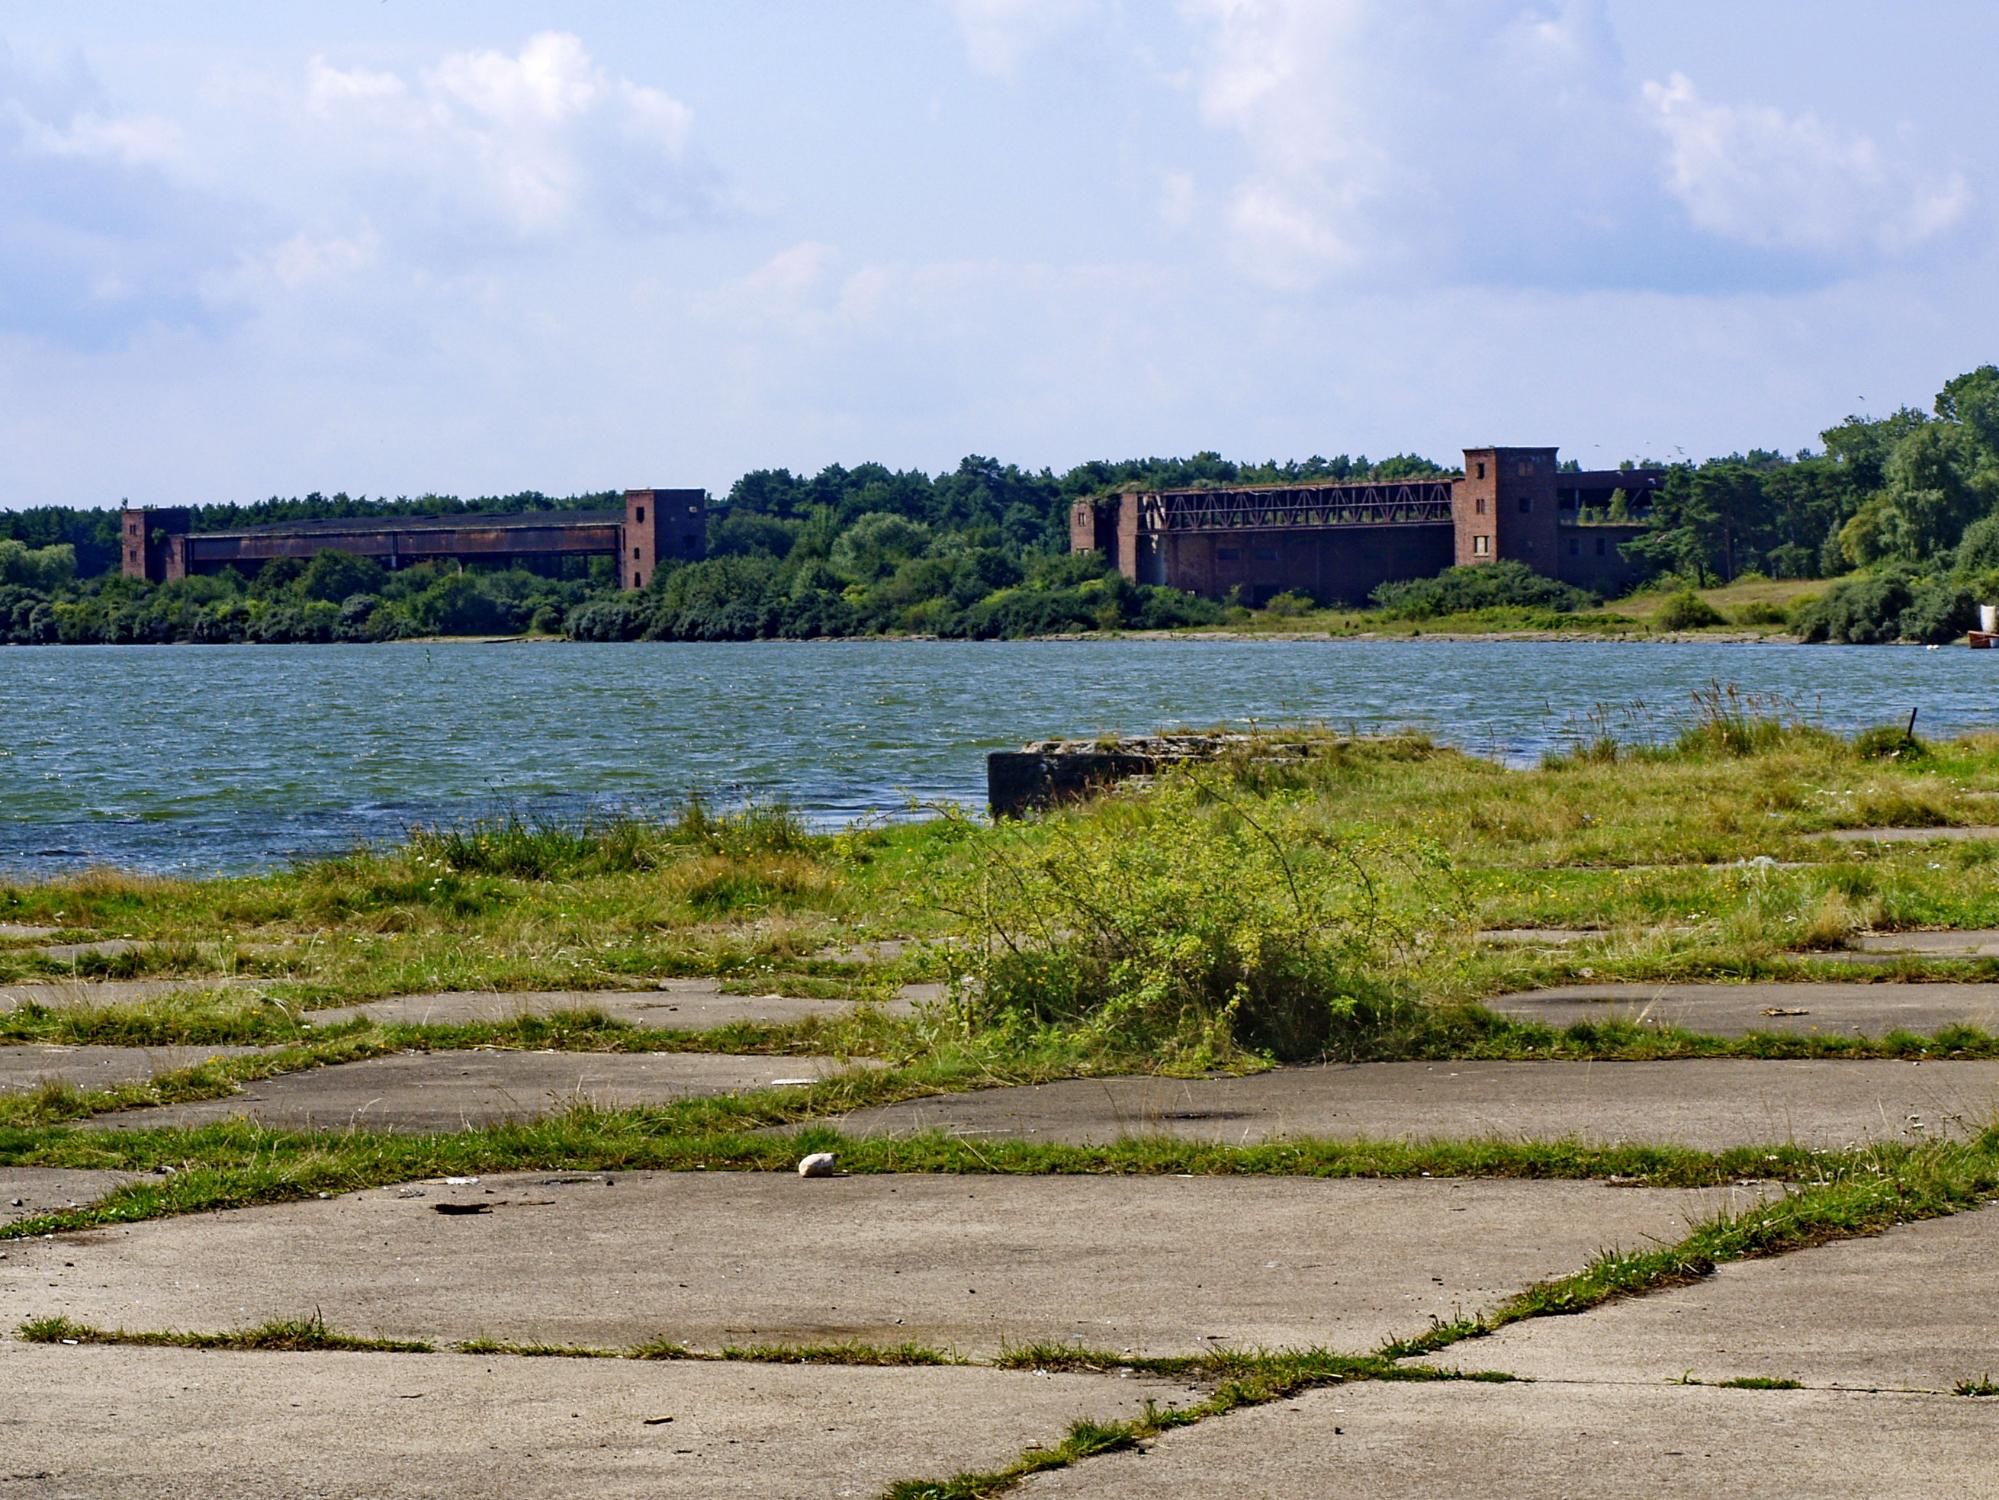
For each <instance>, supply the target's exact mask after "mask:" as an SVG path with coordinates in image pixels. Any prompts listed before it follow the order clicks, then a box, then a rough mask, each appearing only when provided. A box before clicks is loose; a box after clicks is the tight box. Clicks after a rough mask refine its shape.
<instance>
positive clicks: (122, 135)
mask: <svg viewBox="0 0 1999 1500" xmlns="http://www.w3.org/2000/svg"><path fill="white" fill-rule="evenodd" d="M7 111H8V113H10V114H11V115H12V116H13V118H14V122H15V125H16V126H17V128H18V129H19V131H20V143H21V149H22V150H24V151H27V152H30V153H32V154H34V155H36V156H53V157H68V158H72V159H75V160H80V161H99V162H110V163H113V164H115V165H117V166H123V167H149V166H167V165H172V164H174V163H176V162H178V161H179V160H180V158H181V133H180V128H179V127H178V126H177V125H175V124H174V123H173V122H172V121H171V120H162V119H160V118H159V117H158V116H155V115H109V116H107V115H100V114H96V113H94V112H92V111H89V110H79V111H78V112H77V113H75V114H73V115H71V116H70V117H69V118H68V119H66V120H64V121H62V122H61V123H59V124H58V123H53V122H50V121H47V120H39V119H36V118H35V117H34V116H33V115H31V114H29V113H28V111H27V110H26V108H25V107H23V106H22V105H21V104H20V103H19V102H18V101H10V102H9V103H8V105H7Z"/></svg>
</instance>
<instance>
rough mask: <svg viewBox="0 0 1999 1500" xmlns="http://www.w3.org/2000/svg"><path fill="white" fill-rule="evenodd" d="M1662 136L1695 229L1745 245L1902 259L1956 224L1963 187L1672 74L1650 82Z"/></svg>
mask: <svg viewBox="0 0 1999 1500" xmlns="http://www.w3.org/2000/svg"><path fill="white" fill-rule="evenodd" d="M1644 99H1645V104H1646V107H1647V108H1648V110H1649V111H1650V112H1651V115H1652V119H1653V123H1654V124H1655V125H1656V126H1657V127H1658V129H1659V130H1660V131H1661V132H1662V133H1663V135H1664V136H1665V139H1666V148H1667V149H1666V183H1667V186H1668V188H1669V189H1670V191H1671V192H1672V194H1673V196H1674V197H1675V198H1676V199H1678V200H1679V202H1680V203H1681V204H1682V205H1683V206H1684V207H1685V209H1686V211H1687V216H1688V218H1689V219H1690V220H1691V221H1692V222H1693V223H1694V224H1695V225H1696V226H1698V227H1699V228H1701V229H1704V230H1706V231H1708V232H1709V233H1712V234H1717V235H1722V236H1725V237H1726V238H1729V239H1733V240H1740V241H1742V242H1744V243H1746V244H1750V245H1758V246H1762V247H1765V248H1772V249H1786V250H1803V251H1808V252H1811V253H1814V254H1819V255H1828V256H1846V255H1851V254H1854V253H1864V252H1868V251H1874V252H1879V253H1883V254H1890V255H1893V254H1899V253H1901V252H1903V251H1906V250H1909V249H1911V248H1913V247H1915V246H1917V245H1920V244H1922V243H1923V242H1924V241H1926V240H1929V239H1932V238H1934V237H1935V236H1937V235H1938V234H1941V233H1942V232H1943V231H1945V230H1947V229H1949V228H1951V227H1952V226H1953V225H1955V224H1957V223H1958V222H1959V221H1960V220H1961V219H1962V218H1963V217H1964V213H1965V209H1966V207H1967V206H1968V204H1969V202H1970V197H1971V189H1970V186H1969V184H1968V183H1966V181H1965V180H1964V178H1963V177H1962V176H1961V175H1959V174H1957V173H1954V172H1938V171H1935V170H1933V169H1928V168H1925V167H1924V166H1923V165H1921V164H1919V163H1917V162H1914V161H1909V160H1903V159H1897V158H1896V157H1894V156H1892V155H1891V154H1890V153H1889V152H1888V151H1886V150H1884V149H1883V148H1882V147H1881V146H1880V145H1878V144H1877V143H1876V142H1874V141H1873V140H1870V139H1869V138H1868V137H1866V136H1864V135H1855V134H1849V133H1847V132H1844V131H1840V130H1838V129H1835V128H1834V127H1833V126H1831V125H1829V124H1827V123H1826V122H1825V121H1823V120H1821V119H1819V118H1818V117H1817V116H1815V115H1811V114H1804V115H1787V114H1784V113H1783V112H1782V111H1780V110H1776V109H1771V108H1768V107H1760V106H1754V105H1749V106H1736V105H1727V104H1714V103H1710V102H1708V101H1707V100H1705V99H1703V98H1702V97H1701V96H1700V93H1699V91H1698V90H1697V89H1696V88H1695V87H1694V84H1693V81H1692V80H1691V79H1689V78H1687V77H1686V76H1685V75H1684V74H1681V73H1675V74H1673V75H1672V77H1671V78H1670V79H1668V80H1667V81H1666V82H1665V83H1663V84H1661V83H1647V84H1646V85H1645V90H1644Z"/></svg>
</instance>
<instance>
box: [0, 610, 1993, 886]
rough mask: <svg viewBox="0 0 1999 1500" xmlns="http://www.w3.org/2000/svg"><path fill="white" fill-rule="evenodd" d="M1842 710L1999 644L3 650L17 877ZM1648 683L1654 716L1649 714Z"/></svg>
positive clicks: (1491, 748)
mask: <svg viewBox="0 0 1999 1500" xmlns="http://www.w3.org/2000/svg"><path fill="white" fill-rule="evenodd" d="M1717 680H1718V681H1720V682H1724V683H1728V682H1733V683H1737V684H1740V685H1741V686H1742V687H1743V688H1745V689H1752V690H1757V691H1761V692H1767V693H1776V694H1781V695H1783V696H1785V697H1786V698H1788V699H1790V700H1792V701H1793V702H1795V703H1796V704H1797V705H1798V706H1799V707H1800V708H1801V709H1802V710H1804V711H1805V712H1807V713H1808V714H1811V715H1812V716H1814V717H1815V718H1817V719H1819V720H1820V721H1821V722H1823V723H1825V724H1827V725H1828V726H1829V727H1833V728H1839V729H1851V728H1854V727H1857V726H1860V725H1864V724H1871V723H1879V722H1883V721H1886V720H1890V719H1897V720H1900V719H1906V718H1907V717H1908V713H1909V710H1910V709H1911V708H1920V709H1921V720H1920V727H1921V728H1922V729H1925V730H1929V731H1932V732H1938V733H1942V732H1948V731H1953V730H1958V729H1963V728H1967V727H1971V726H1977V725H1988V724H1995V723H1999V652H1970V651H1966V650H1963V649H1962V648H1959V649H1956V650H1940V651H1922V650H1912V649H1907V648H1888V647H1881V648H1872V649H1866V648H1851V647H1849V648H1823V647H1821V648H1813V647H1800V646H1788V645H1769V646H1745V645H1647V644H1632V643H1624V642H1602V643H1597V642H1589V643H1570V642H1537V641H1513V642H1490V641H1476V642H1453V641H1428V642H1425V641H1408V642H1357V641H1214V640H1163V641H1151V640H1148V641H1035V642H1018V643H1005V644H960V643H950V642H929V641H911V642H886V641H874V642H828V643H810V644H789V643H786V644H768V645H602V646H586V645H521V644H497V645H478V644H469V643H468V644H463V645H433V646H416V645H408V646H372V647H371V646H259V647H199V646H168V647H156V648H137V647H124V648H118V647H107V648H92V647H12V648H5V649H0V706H4V710H5V711H4V714H0V868H4V869H6V870H9V871H11V872H14V873H16V874H19V873H29V874H36V873H47V872H51V871H54V870H58V869H63V868H73V867H76V866H79V865H84V864H93V863H111V864H117V865H122V866H127V867H131V868H138V869H152V870H189V871H207V870H216V869H224V870H243V869H250V868H255V867H258V866H262V865H268V864H271V863H273V862H276V861H279V860H283V859H285V858H288V857H291V856H295V855H299V854H306V853H316V852H326V851H330V850H336V849H340V848H344V847H347V846H349V845H351V844H352V843H353V842H354V841H355V840H357V839H381V838H389V837H394V836H395V835H397V834H399V833H401V832H402V831H403V830H404V829H406V828H407V827H408V826H409V825H410V824H412V823H417V822H439V821H454V820H460V819H466V818H471V817H476V816H480V815H484V814H490V813H492V812H494V811H496V810H499V809H502V808H511V809H515V810H519V811H521V812H523V813H526V814H529V815H550V816H567V815H573V814H577V813H581V812H583V811H585V810H587V809H589V808H591V807H593V806H622V807H631V806H637V807H640V808H653V807H663V806H665V805H668V804H670V803H673V802H676V801H677V800H678V799H679V798H681V797H683V796H685V795H686V794H687V793H688V792H691V791H699V792H703V793H706V794H709V795H712V796H715V797H719V798H723V799H729V798H739V797H741V796H743V795H746V794H752V793H755V794H765V795H782V796H784V797H786V798H787V799H789V800H790V801H791V802H793V803H794V804H796V805H797V806H799V807H801V808H802V809H804V810H805V811H806V812H807V813H809V814H810V815H812V816H813V818H814V819H815V820H818V821H822V822H837V821H840V820H844V819H847V818H851V817H855V816H858V815H861V814H864V813H871V812H889V813H895V812H899V811H901V810H902V809H904V808H906V807H907V806H908V804H909V801H910V799H911V798H917V799H924V800H928V799H935V798H939V797H949V798H955V799H958V800H961V801H965V802H979V801H982V800H983V797H984V775H985V772H984V756H985V752H986V751H988V750H992V749H1000V748H1005V747H1008V746H1013V745H1017V744H1019V743H1020V742H1021V741H1023V740H1027V739H1034V738H1040V737H1043V736H1049V735H1064V734H1095V733H1099V732H1103V731H1110V730H1116V731H1123V732H1138V731H1144V730H1149V729H1155V728H1159V727H1162V726H1169V725H1176V724H1202V725H1205V724H1212V723H1215V722H1217V721H1220V720H1243V719H1250V718H1255V719H1263V720H1274V719H1284V720H1299V719H1312V720H1323V721H1328V722H1330V723H1333V724H1335V725H1338V726H1341V727H1346V726H1349V725H1351V726H1354V727H1357V728H1360V729H1379V728H1384V727H1393V726H1399V725H1414V726H1418V727H1421V728H1424V729H1427V730H1429V731H1430V732H1431V733H1432V734H1434V735H1436V736H1437V737H1438V738H1439V739H1441V740H1445V741H1448V742H1450V743H1452V744H1456V745H1460V746H1463V747H1465V748H1467V749H1470V750H1473V751H1476V752H1478V753H1481V754H1491V755H1497V756H1501V757H1505V758H1507V759H1513V760H1520V759H1531V758H1533V757H1535V756H1538V755H1539V754H1540V753H1541V752H1542V751H1543V750H1545V749H1547V748H1550V747H1551V746H1554V745H1557V744H1559V743H1560V742H1561V740H1562V738H1563V736H1564V735H1565V734H1568V733H1573V732H1574V730H1575V728H1576V727H1577V725H1579V724H1580V723H1581V722H1582V721H1583V720H1584V717H1585V716H1586V715H1587V714H1589V713H1590V712H1591V711H1592V710H1593V709H1596V708H1597V707H1599V706H1604V705H1608V706H1610V708H1611V710H1612V713H1611V717H1612V719H1613V721H1614V723H1616V724H1617V725H1618V726H1619V727H1622V728H1627V729H1629V730H1632V731H1640V732H1642V731H1644V730H1646V729H1648V728H1649V729H1650V731H1651V732H1654V733H1658V732H1663V730H1664V728H1665V727H1667V726H1669V725H1670V724H1671V722H1672V721H1673V720H1674V718H1675V717H1676V716H1678V715H1680V714H1682V713H1683V712H1684V711H1685V709H1686V707H1687V705H1688V701H1689V695H1690V693H1692V692H1693V691H1694V690H1696V689H1699V688H1702V687H1704V686H1706V685H1707V684H1709V683H1710V682H1713V681H1717ZM1638 704H1642V705H1643V707H1642V708H1634V707H1632V705H1638Z"/></svg>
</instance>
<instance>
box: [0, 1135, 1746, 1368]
mask: <svg viewBox="0 0 1999 1500" xmlns="http://www.w3.org/2000/svg"><path fill="white" fill-rule="evenodd" d="M1756 1193H1757V1190H1756V1189H1753V1188H1738V1189H1717V1190H1715V1191H1713V1192H1693V1191H1663V1190H1655V1189H1644V1188H1620V1187H1613V1186H1610V1185H1608V1184H1604V1183H1589V1182H1502V1181H1464V1180H1416V1181H1359V1180H1346V1181H1336V1180H1324V1179H1311V1178H1247V1177H1227V1178H1219V1177H1201V1178H1192V1177H1189V1178H1179V1177H1095V1178H1080V1177H952V1176H930V1175H921V1174H908V1175H881V1176H856V1177H840V1178H832V1179H815V1180H807V1179H803V1178H800V1177H798V1176H797V1175H795V1174H793V1173H739V1172H712V1173H709V1172H684V1173H663V1172H662V1173H629V1174H621V1175H618V1176H615V1177H608V1178H607V1177H605V1176H602V1175H595V1176H592V1175H583V1174H573V1173H563V1174H554V1173H532V1174H513V1175H508V1176H501V1177H492V1178H487V1179H486V1180H485V1181H483V1182H478V1183H467V1184H458V1185H453V1184H447V1183H438V1182H431V1183H423V1184H414V1185H410V1186H407V1187H403V1188H384V1189H374V1190H371V1191H368V1192H362V1193H354V1194H350V1195H348V1196H346V1197H343V1198H338V1199H330V1200H326V1201H317V1200H315V1201H312V1202H304V1203H292V1204H282V1205H271V1206H266V1207H258V1208H248V1209H242V1210H238V1211H236V1212H232V1213H225V1214H215V1215H201V1216H197V1217H188V1218H179V1219H165V1220H159V1221H156V1222H149V1223H144V1224H134V1225H127V1226H117V1227H106V1228H102V1229H93V1230H89V1231H86V1232H81V1233H77V1234H70V1235H61V1236H58V1237H56V1238H55V1239H52V1240H36V1241H33V1242H31V1243H27V1244H24V1245H22V1246H20V1247H19V1248H18V1250H16V1251H15V1252H14V1254H13V1255H12V1256H11V1257H10V1258H9V1259H8V1260H6V1261H0V1327H10V1326H13V1325H15V1324H17V1323H19V1322H20V1321H22V1320H23V1319H26V1318H31V1317H41V1316H46V1315H50V1314H58V1313H59V1314H63V1315H65V1316H68V1317H72V1318H76V1319H78V1320H80V1321H82V1322H86V1323H93V1324H97V1325H99V1326H102V1327H116V1326H123V1327H126V1328H195V1329H220V1328H235V1327H241V1326H245V1325H247V1324H253V1323H258V1322H261V1321H263V1320H264V1319H266V1318H274V1317H296V1316H300V1315H302V1314H310V1313H311V1311H312V1310H313V1309H315V1308H317V1309H319V1310H321V1311H322V1312H323V1313H324V1315H325V1317H326V1320H327V1322H328V1323H330V1324H333V1325H334V1326H336V1327H338V1328H341V1329H343V1330H345V1331H347V1332H350V1333H366V1334H376V1335H382V1336H389V1337H402V1338H427V1339H431V1340H462V1339H470V1338H482V1337H483V1338H496V1339H521V1340H544V1341H547V1342H551V1343H583V1344H590V1345H595V1346H598V1347H611V1348H624V1347H628V1346H630V1345H632V1344H634V1343H638V1342H642V1341H644V1340H647V1339H654V1338H668V1339H673V1340H677V1341H680V1342H683V1343H687V1344H690V1345H693V1346H695V1347H698V1348H710V1349H712V1348H716V1347H719V1346H721V1345H725V1344H750V1343H825V1342H833V1341H843V1340H848V1339H856V1340H862V1341H865V1342H870V1343H898V1342H901V1341H903V1340H906V1339H907V1340H914V1341H916V1342H918V1343H923V1344H928V1345H932V1346H936V1347H941V1348H947V1349H954V1350H957V1351H960V1352H962V1353H966V1354H975V1355H990V1354H992V1353H993V1352H995V1351H997V1350H998V1349H999V1348H1000V1347H1002V1346H1003V1345H1007V1344H1016V1345H1017V1344H1025V1343H1032V1342H1039V1341H1054V1342H1069V1341H1080V1342H1081V1343H1082V1344H1084V1345H1086V1346H1088V1347H1091V1348H1099V1349H1105V1348H1107V1349H1112V1350H1116V1351H1119V1352H1124V1351H1131V1352H1133V1353H1139V1354H1171V1353H1186V1352H1191V1351H1197V1350H1201V1349H1206V1348H1213V1347H1248V1346H1268V1347H1279V1346H1284V1345H1300V1344H1329V1345H1332V1346H1334V1347H1338V1348H1345V1349H1368V1348H1373V1347H1376V1346H1378V1345H1379V1344H1381V1343H1382V1342H1384V1341H1385V1340H1387V1339H1389V1338H1392V1337H1398V1336H1403V1335H1408V1334H1413V1333H1417V1332H1420V1331H1421V1330H1422V1329H1424V1328H1426V1327H1428V1326H1429V1322H1430V1320H1431V1318H1433V1317H1450V1316H1453V1315H1454V1314H1457V1313H1459V1312H1469V1311H1475V1310H1477V1309H1480V1308H1483V1307H1485V1306H1488V1305H1490V1304H1492V1303H1495V1302H1497V1301H1500V1300H1501V1299H1503V1298H1505V1297H1506V1296H1509V1295H1511V1294H1512V1293H1513V1292H1515V1291H1517V1290H1519V1289H1520V1288H1522V1287H1524V1286H1526V1285H1528V1284H1530V1283H1532V1282H1535V1281H1539V1280H1543V1279H1545V1278H1548V1277H1551V1276H1556V1275H1562V1274H1566V1273H1568V1272H1571V1271H1575V1270H1577V1269H1579V1268H1580V1267H1582V1266H1583V1265H1584V1264H1585V1263H1587V1262H1588V1261H1589V1259H1590V1258H1591V1257H1593V1256H1594V1255H1596V1254H1597V1253H1598V1252H1599V1251H1601V1250H1603V1249H1606V1248H1608V1247H1610V1246H1612V1245H1622V1246H1627V1247H1630V1248H1633V1249H1636V1248H1638V1247H1640V1246H1644V1245H1649V1244H1652V1243H1655V1242H1661V1241H1664V1242H1672V1241H1675V1240H1678V1239H1681V1238H1684V1237H1685V1235H1686V1233H1687V1231H1688V1227H1689V1225H1690V1223H1691V1222H1694V1221H1697V1220H1700V1219H1703V1218H1707V1217H1710V1216H1712V1215H1713V1214H1714V1213H1717V1212H1720V1211H1722V1210H1724V1209H1726V1208H1729V1207H1730V1206H1731V1205H1733V1206H1736V1207H1740V1206H1743V1205H1745V1204H1747V1203H1748V1202H1750V1201H1751V1200H1752V1199H1753V1197H1754V1196H1755V1195H1756ZM440 1204H445V1205H467V1206H470V1207H472V1208H473V1209H474V1210H475V1211H474V1212H470V1213H450V1212H444V1213H440V1212H438V1211H437V1210H438V1207H439V1205H440ZM476 1210H484V1211H476ZM1224 1225H1225V1226H1226V1230H1225V1231H1222V1232H1218V1226H1224Z"/></svg>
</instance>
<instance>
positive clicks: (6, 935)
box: [0, 922, 62, 943]
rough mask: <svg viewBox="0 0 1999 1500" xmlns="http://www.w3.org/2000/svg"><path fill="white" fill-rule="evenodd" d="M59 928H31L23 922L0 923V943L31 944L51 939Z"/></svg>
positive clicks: (59, 930)
mask: <svg viewBox="0 0 1999 1500" xmlns="http://www.w3.org/2000/svg"><path fill="white" fill-rule="evenodd" d="M61 931H62V929H61V928H60V927H33V926H30V925H29V924H27V923H25V922H0V942H10V943H14V942H22V943H32V942H36V941H38V940H40V939H42V938H52V937H54V936H55V935H56V934H57V933H58V932H61Z"/></svg>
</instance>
